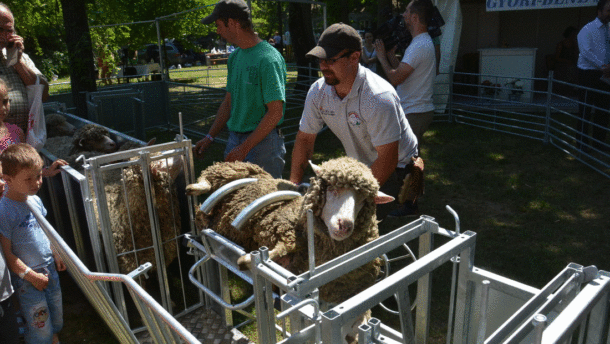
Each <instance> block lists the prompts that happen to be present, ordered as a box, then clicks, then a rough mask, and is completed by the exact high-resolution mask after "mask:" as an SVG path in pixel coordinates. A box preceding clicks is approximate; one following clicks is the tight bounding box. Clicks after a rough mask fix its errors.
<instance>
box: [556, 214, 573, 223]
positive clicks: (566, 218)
mask: <svg viewBox="0 0 610 344" xmlns="http://www.w3.org/2000/svg"><path fill="white" fill-rule="evenodd" d="M557 217H558V218H559V220H557V221H561V220H564V221H569V222H574V221H576V220H577V219H576V216H574V215H572V214H569V213H566V212H559V213H557Z"/></svg>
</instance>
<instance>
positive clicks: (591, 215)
mask: <svg viewBox="0 0 610 344" xmlns="http://www.w3.org/2000/svg"><path fill="white" fill-rule="evenodd" d="M578 213H579V214H580V217H582V218H583V219H587V220H597V219H599V218H600V215H599V214H598V213H596V212H595V211H594V210H593V209H583V210H581V211H579V212H578Z"/></svg>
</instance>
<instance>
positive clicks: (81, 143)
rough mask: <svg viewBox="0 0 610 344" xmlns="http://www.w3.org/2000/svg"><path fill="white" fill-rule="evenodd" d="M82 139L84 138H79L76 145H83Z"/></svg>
mask: <svg viewBox="0 0 610 344" xmlns="http://www.w3.org/2000/svg"><path fill="white" fill-rule="evenodd" d="M83 140H84V139H80V140H78V145H79V146H80V147H82V146H83Z"/></svg>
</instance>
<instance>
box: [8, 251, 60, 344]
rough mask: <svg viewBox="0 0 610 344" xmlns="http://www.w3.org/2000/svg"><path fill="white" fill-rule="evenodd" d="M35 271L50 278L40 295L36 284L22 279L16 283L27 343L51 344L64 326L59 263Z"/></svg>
mask: <svg viewBox="0 0 610 344" xmlns="http://www.w3.org/2000/svg"><path fill="white" fill-rule="evenodd" d="M34 271H36V272H39V273H44V274H47V275H48V276H49V284H48V286H47V288H46V289H43V290H42V291H40V290H38V289H36V288H35V287H34V285H32V283H30V282H28V281H26V280H24V279H21V278H16V279H15V280H14V281H13V285H14V286H15V289H16V292H17V295H19V303H20V304H21V312H22V313H23V317H24V319H25V322H26V326H27V331H26V333H25V342H26V343H32V344H34V343H36V344H43V343H49V344H51V343H52V342H53V334H55V333H59V331H60V330H61V328H62V327H63V325H64V320H63V317H64V315H63V307H62V297H61V289H60V286H59V275H58V274H57V270H56V269H55V262H52V263H51V264H49V265H48V266H47V267H44V268H39V269H36V270H34Z"/></svg>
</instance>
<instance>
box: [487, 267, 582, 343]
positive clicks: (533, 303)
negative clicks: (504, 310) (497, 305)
mask: <svg viewBox="0 0 610 344" xmlns="http://www.w3.org/2000/svg"><path fill="white" fill-rule="evenodd" d="M575 272H576V266H574V265H568V266H567V267H566V268H565V269H563V271H561V272H560V273H559V274H558V275H557V276H555V278H553V279H552V280H551V281H550V282H549V283H547V285H546V286H544V288H542V289H541V290H540V292H539V293H537V294H536V295H534V296H533V297H532V298H531V299H529V300H528V301H527V302H526V303H525V304H524V305H523V306H522V307H521V308H519V310H518V311H517V312H516V313H515V314H513V315H512V316H511V317H510V318H508V320H506V321H505V322H504V323H503V324H502V325H501V326H500V327H499V328H498V329H497V330H496V331H494V333H492V334H491V336H489V337H488V338H487V340H485V344H499V343H501V342H502V340H504V339H505V338H506V337H507V336H508V335H509V334H510V333H511V332H512V331H514V330H515V328H516V327H517V326H518V325H519V323H521V321H522V320H523V319H524V318H525V317H526V316H527V315H528V314H532V312H534V311H535V310H536V309H537V308H538V307H539V305H540V304H542V303H543V302H544V301H546V300H547V298H548V297H549V295H551V294H552V293H553V292H554V291H555V290H556V289H557V288H558V287H559V286H561V285H562V284H563V283H564V282H567V281H568V280H569V279H570V278H571V277H572V276H573V275H574V273H575Z"/></svg>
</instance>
